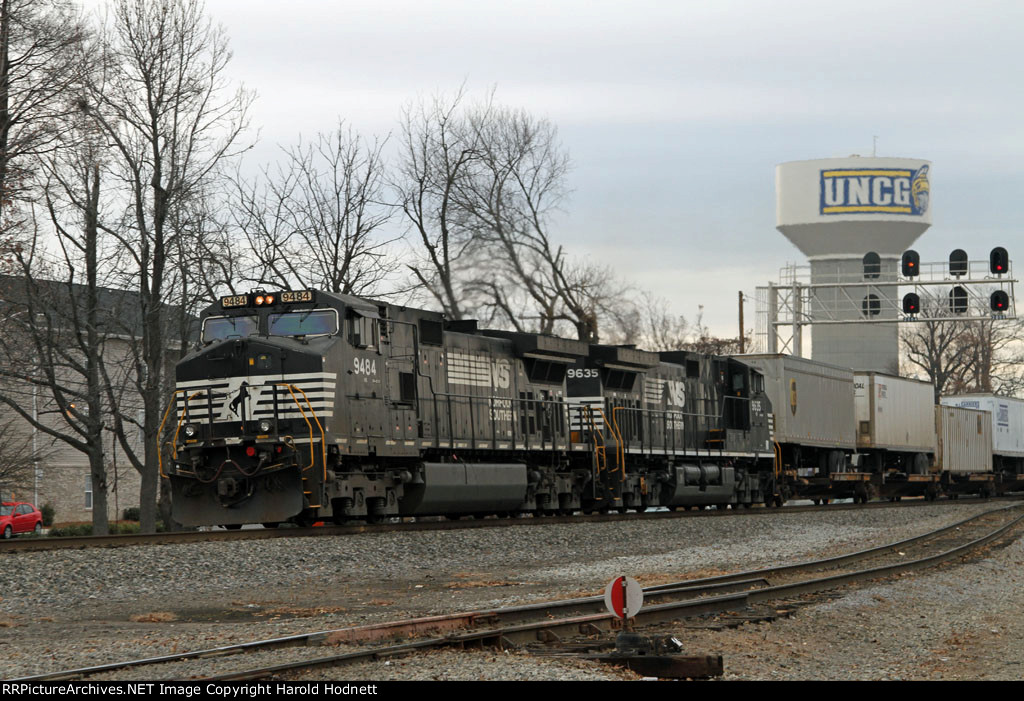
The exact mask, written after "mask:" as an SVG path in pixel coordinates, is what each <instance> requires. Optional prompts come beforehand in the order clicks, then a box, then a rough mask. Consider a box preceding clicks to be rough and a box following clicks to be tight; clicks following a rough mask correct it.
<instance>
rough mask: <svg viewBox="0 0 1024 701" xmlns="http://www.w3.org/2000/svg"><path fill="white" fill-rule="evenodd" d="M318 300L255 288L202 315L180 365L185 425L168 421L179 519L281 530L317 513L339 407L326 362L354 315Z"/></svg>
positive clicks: (179, 409)
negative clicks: (313, 500)
mask: <svg viewBox="0 0 1024 701" xmlns="http://www.w3.org/2000/svg"><path fill="white" fill-rule="evenodd" d="M317 297H318V295H317V294H316V293H314V292H312V291H297V292H282V293H266V292H262V291H258V292H253V293H251V294H248V295H233V296H229V297H224V298H222V299H221V300H220V302H219V303H218V304H215V305H212V306H211V307H209V308H208V309H207V310H205V311H204V312H203V314H202V315H201V317H200V321H201V336H200V347H199V348H198V349H197V350H195V351H194V352H193V353H191V354H189V355H188V356H186V357H185V358H184V359H182V361H181V362H180V363H179V364H178V366H177V368H176V386H175V392H174V400H175V401H174V403H173V406H174V407H175V408H176V417H175V418H176V420H175V421H174V422H173V423H172V422H170V421H168V417H167V415H165V419H164V432H163V435H164V440H165V441H166V443H165V444H166V445H169V446H170V453H171V455H170V460H169V461H168V462H169V464H168V466H167V471H166V472H164V470H163V464H161V472H162V473H163V476H166V477H168V478H169V479H170V483H171V489H172V504H173V514H174V518H175V520H177V521H178V522H180V523H182V524H185V525H211V524H219V525H225V526H237V525H240V524H242V523H254V522H256V523H277V522H281V521H285V520H288V519H291V518H294V517H296V516H297V515H299V514H300V513H302V512H303V510H304V509H308V508H309V507H310V506H312V504H310V503H309V499H308V496H309V494H311V493H315V489H312V488H313V487H314V486H315V485H316V484H318V483H320V482H322V481H323V480H324V479H326V465H327V456H326V451H325V449H324V444H325V443H324V439H325V435H326V433H327V432H328V431H329V430H330V421H331V419H332V415H333V405H334V384H335V383H334V379H335V377H336V373H335V372H331V369H330V368H328V367H325V365H326V361H325V358H326V357H327V355H328V351H329V349H330V348H331V347H332V346H334V345H336V344H337V343H338V342H339V341H340V331H341V319H342V318H343V315H344V311H345V309H344V305H342V304H340V303H339V302H338V300H335V299H330V298H323V299H318V298H317ZM321 297H322V296H321ZM169 410H170V407H169V409H168V415H169V414H170V411H169Z"/></svg>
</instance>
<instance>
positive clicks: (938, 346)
mask: <svg viewBox="0 0 1024 701" xmlns="http://www.w3.org/2000/svg"><path fill="white" fill-rule="evenodd" d="M927 304H928V306H927V307H923V308H922V311H924V312H926V313H927V314H928V315H929V316H932V317H936V316H948V317H949V318H940V319H939V320H937V321H920V322H915V323H913V324H910V325H908V326H906V327H904V329H903V333H902V341H903V353H904V358H905V360H906V363H907V366H906V368H905V370H904V374H909V372H908V370H909V371H910V372H914V371H918V370H919V371H922V372H923V373H924V376H925V377H926V378H927V379H928V380H929V381H930V382H931V383H932V384H933V385H935V402H936V403H938V401H939V397H940V396H941V395H943V394H947V393H950V392H951V391H953V392H955V391H958V390H959V389H960V388H962V387H963V382H964V376H965V373H966V371H967V366H968V362H969V355H968V351H969V349H968V348H967V346H966V345H965V344H964V332H965V330H966V326H965V323H964V322H963V321H962V320H960V319H957V318H956V317H953V316H952V315H950V314H949V313H948V310H946V309H945V308H944V307H943V306H942V305H941V303H939V302H935V303H927Z"/></svg>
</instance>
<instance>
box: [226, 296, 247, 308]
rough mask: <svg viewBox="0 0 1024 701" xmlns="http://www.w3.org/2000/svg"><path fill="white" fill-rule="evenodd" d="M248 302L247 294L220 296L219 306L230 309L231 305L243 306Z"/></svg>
mask: <svg viewBox="0 0 1024 701" xmlns="http://www.w3.org/2000/svg"><path fill="white" fill-rule="evenodd" d="M248 304H249V295H231V296H230V297H221V298H220V306H221V307H222V308H224V309H231V308H232V307H245V306H248Z"/></svg>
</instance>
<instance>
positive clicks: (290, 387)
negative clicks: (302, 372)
mask: <svg viewBox="0 0 1024 701" xmlns="http://www.w3.org/2000/svg"><path fill="white" fill-rule="evenodd" d="M268 384H273V385H275V386H280V387H284V388H286V389H287V390H288V393H289V394H291V395H292V401H293V402H295V406H297V407H298V408H299V413H300V414H301V415H302V418H303V420H305V422H306V425H307V426H309V464H308V465H306V467H304V468H302V472H305V471H306V470H309V469H310V468H312V467H313V465H314V464H315V463H316V458H315V457H314V453H313V444H314V441H313V424H311V423H310V422H309V418H307V417H306V412H305V411H304V410H303V409H302V404H300V403H299V399H298V397H296V396H295V391H298V392H299V393H300V394H302V398H303V399H304V400H305V401H306V406H307V407H308V408H309V413H311V414H312V415H313V420H314V421H316V427H317V429H319V431H320V450H321V452H322V456H323V470H324V474H323V479H324V482H326V481H327V440H326V438H325V436H324V427H323V425H322V424H321V423H320V418H319V417H318V416H317V415H316V410H315V409H313V406H312V405H311V404H310V403H309V397H308V396H307V395H306V392H305V390H303V389H302V388H301V387H298V386H296V385H293V384H291V383H289V382H274V383H268ZM274 404H275V411H276V404H277V395H276V394H275V395H274Z"/></svg>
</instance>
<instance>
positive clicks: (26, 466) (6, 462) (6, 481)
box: [0, 417, 53, 495]
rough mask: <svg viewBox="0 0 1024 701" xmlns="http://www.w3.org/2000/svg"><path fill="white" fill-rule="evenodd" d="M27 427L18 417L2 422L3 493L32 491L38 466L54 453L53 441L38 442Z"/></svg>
mask: <svg viewBox="0 0 1024 701" xmlns="http://www.w3.org/2000/svg"><path fill="white" fill-rule="evenodd" d="M26 426H27V425H26V424H25V423H24V422H21V421H19V419H18V418H16V417H11V418H9V419H6V420H4V421H2V422H0V494H4V495H8V494H11V493H12V492H15V491H18V492H27V491H30V490H31V489H32V487H33V485H34V483H35V469H36V466H37V464H38V463H40V462H43V461H45V460H46V459H47V457H48V456H49V455H51V454H52V452H53V451H52V448H51V446H50V443H49V441H47V442H46V444H45V445H43V444H38V442H34V441H33V434H32V431H31V430H26Z"/></svg>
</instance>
